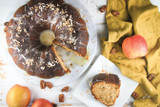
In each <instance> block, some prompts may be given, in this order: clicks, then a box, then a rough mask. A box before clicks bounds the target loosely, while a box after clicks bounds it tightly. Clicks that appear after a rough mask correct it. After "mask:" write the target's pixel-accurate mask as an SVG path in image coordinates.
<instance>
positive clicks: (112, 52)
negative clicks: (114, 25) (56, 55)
mask: <svg viewBox="0 0 160 107" xmlns="http://www.w3.org/2000/svg"><path fill="white" fill-rule="evenodd" d="M116 52H117V49H116V48H115V47H113V48H112V49H111V51H110V53H111V54H112V55H114V54H115V53H116Z"/></svg>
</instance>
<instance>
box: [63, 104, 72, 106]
mask: <svg viewBox="0 0 160 107" xmlns="http://www.w3.org/2000/svg"><path fill="white" fill-rule="evenodd" d="M61 106H72V104H61Z"/></svg>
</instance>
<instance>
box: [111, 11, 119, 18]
mask: <svg viewBox="0 0 160 107" xmlns="http://www.w3.org/2000/svg"><path fill="white" fill-rule="evenodd" d="M112 14H113V15H114V16H115V17H118V16H119V15H120V13H119V12H118V11H112Z"/></svg>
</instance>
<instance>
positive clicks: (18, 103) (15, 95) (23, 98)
mask: <svg viewBox="0 0 160 107" xmlns="http://www.w3.org/2000/svg"><path fill="white" fill-rule="evenodd" d="M30 99H31V93H30V90H29V89H28V88H27V87H24V86H20V85H18V84H16V85H14V86H13V87H12V88H10V90H9V91H8V93H7V97H6V101H7V104H8V106H9V107H27V105H28V104H29V102H30Z"/></svg>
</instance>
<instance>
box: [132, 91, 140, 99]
mask: <svg viewBox="0 0 160 107" xmlns="http://www.w3.org/2000/svg"><path fill="white" fill-rule="evenodd" d="M138 96H139V95H138V93H136V92H135V91H134V92H133V93H132V97H133V98H134V99H136V98H138Z"/></svg>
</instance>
